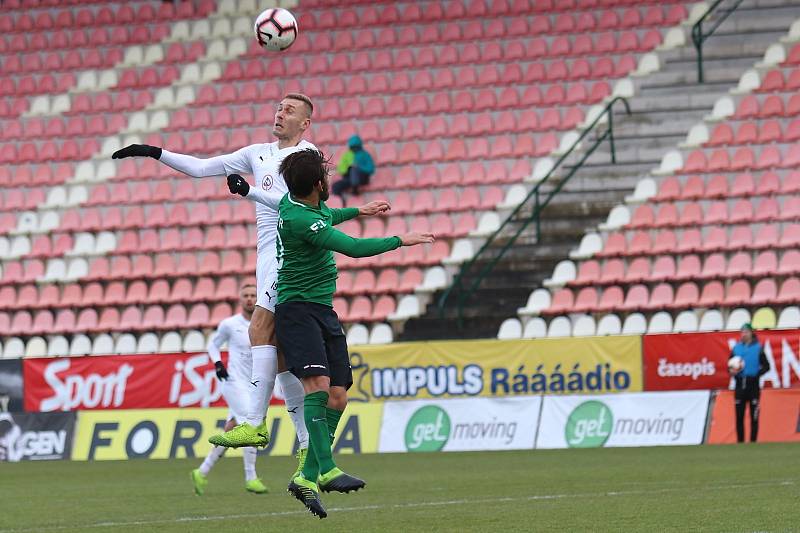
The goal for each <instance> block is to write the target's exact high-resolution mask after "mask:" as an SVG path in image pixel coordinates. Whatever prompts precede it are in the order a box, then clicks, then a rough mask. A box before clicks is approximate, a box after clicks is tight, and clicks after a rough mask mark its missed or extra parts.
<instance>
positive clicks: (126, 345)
mask: <svg viewBox="0 0 800 533" xmlns="http://www.w3.org/2000/svg"><path fill="white" fill-rule="evenodd" d="M114 353H116V354H120V355H130V354H135V353H136V337H134V336H133V335H131V334H130V333H123V334H122V335H120V336H119V338H118V339H117V341H116V342H115V343H114Z"/></svg>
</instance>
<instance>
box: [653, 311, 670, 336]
mask: <svg viewBox="0 0 800 533" xmlns="http://www.w3.org/2000/svg"><path fill="white" fill-rule="evenodd" d="M647 333H672V315H670V314H669V313H667V312H666V311H659V312H658V313H656V314H654V315H653V316H651V317H650V325H649V326H647Z"/></svg>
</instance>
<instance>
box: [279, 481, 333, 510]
mask: <svg viewBox="0 0 800 533" xmlns="http://www.w3.org/2000/svg"><path fill="white" fill-rule="evenodd" d="M288 490H289V492H290V493H291V494H292V496H294V497H295V498H297V499H298V500H300V501H301V502H302V503H303V505H305V506H306V509H308V510H309V511H311V514H313V515H314V516H318V517H319V518H320V520H322V519H323V518H325V517H327V516H328V512H327V511H326V510H325V507H323V506H322V500H320V499H319V487H317V484H316V483H314V482H313V481H308V480H307V479H306V478H304V477H303V475H302V474H300V475H299V476H296V477H295V478H294V479H293V480H291V481H290V482H289V489H288Z"/></svg>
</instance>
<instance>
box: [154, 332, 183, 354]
mask: <svg viewBox="0 0 800 533" xmlns="http://www.w3.org/2000/svg"><path fill="white" fill-rule="evenodd" d="M181 341H182V339H181V334H180V333H178V332H177V331H168V332H167V333H165V334H164V336H163V337H161V342H160V343H159V345H158V351H160V352H162V353H174V352H180V351H181V344H182V342H181Z"/></svg>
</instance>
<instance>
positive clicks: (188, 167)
mask: <svg viewBox="0 0 800 533" xmlns="http://www.w3.org/2000/svg"><path fill="white" fill-rule="evenodd" d="M251 149H252V146H246V147H244V148H240V149H239V150H237V151H235V152H233V153H231V154H225V155H218V156H214V157H209V158H208V159H201V158H199V157H194V156H191V155H186V154H176V153H174V152H170V151H169V150H164V149H163V148H160V147H158V146H150V145H148V144H131V145H129V146H126V147H125V148H122V149H120V150H117V151H116V152H114V153H113V154H112V155H111V159H125V158H126V157H152V158H153V159H157V160H159V161H161V162H162V163H164V164H165V165H167V166H169V167H171V168H174V169H175V170H177V171H178V172H183V173H184V174H188V175H189V176H192V177H193V178H205V177H209V176H224V175H225V174H230V173H232V172H252V169H251V165H250V158H249V157H248V153H249V151H250V150H251Z"/></svg>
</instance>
